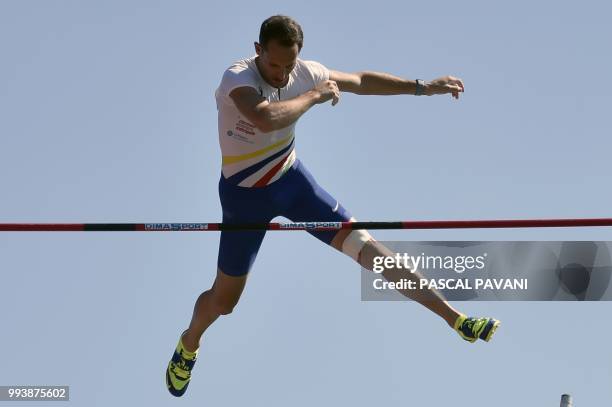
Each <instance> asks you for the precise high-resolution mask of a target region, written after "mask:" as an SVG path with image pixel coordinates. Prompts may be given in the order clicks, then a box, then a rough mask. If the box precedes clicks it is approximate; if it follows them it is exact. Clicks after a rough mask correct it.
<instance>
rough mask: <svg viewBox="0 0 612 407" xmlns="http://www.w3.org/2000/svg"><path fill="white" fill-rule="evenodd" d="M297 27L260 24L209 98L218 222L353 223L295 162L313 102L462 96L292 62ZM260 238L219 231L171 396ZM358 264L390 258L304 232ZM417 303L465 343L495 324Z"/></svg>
mask: <svg viewBox="0 0 612 407" xmlns="http://www.w3.org/2000/svg"><path fill="white" fill-rule="evenodd" d="M302 45H303V33H302V29H301V27H300V26H299V24H298V23H297V22H295V21H294V20H292V19H291V18H289V17H286V16H273V17H270V18H268V19H267V20H265V21H264V22H263V24H262V25H261V30H260V33H259V42H256V43H255V52H256V54H257V55H256V56H253V57H251V58H247V59H243V60H240V61H237V62H235V63H234V64H233V65H232V66H230V67H229V68H228V69H227V70H226V71H225V73H224V75H223V78H222V80H221V84H220V85H219V88H218V89H217V91H216V93H215V97H216V100H217V109H218V116H219V142H220V144H221V152H222V155H223V160H222V174H221V179H220V181H219V197H220V200H221V206H222V209H223V222H224V223H238V222H262V223H266V222H270V221H271V220H272V219H273V218H274V217H276V216H284V217H286V218H288V219H290V220H292V221H295V222H299V221H334V222H339V221H355V218H353V217H352V216H351V215H350V213H349V212H348V211H347V210H346V209H345V208H344V207H343V206H342V205H341V204H340V203H339V202H338V201H336V200H335V199H334V198H332V196H331V195H330V194H329V193H327V192H326V191H325V190H324V189H323V188H321V187H320V186H319V185H318V184H317V183H316V181H315V179H314V178H313V176H312V175H311V174H310V172H308V170H307V169H306V168H305V167H304V164H303V163H301V162H300V160H298V159H297V158H296V154H295V150H294V129H295V125H296V122H297V120H298V119H299V118H300V116H302V115H303V114H304V113H305V112H306V111H308V110H309V109H310V108H312V107H313V106H314V105H317V104H322V103H325V102H327V101H330V100H331V104H332V106H334V105H335V104H337V103H338V101H339V99H340V93H341V92H351V93H356V94H360V95H399V94H408V95H428V96H429V95H443V94H450V95H452V97H454V98H455V99H458V98H459V94H460V93H461V92H463V91H464V87H463V83H462V81H461V80H460V79H458V78H454V77H451V76H447V77H443V78H439V79H435V80H433V81H431V82H429V83H426V82H424V81H421V80H416V81H413V80H405V79H401V78H398V77H395V76H392V75H388V74H383V73H376V72H358V73H344V72H339V71H333V70H328V69H327V68H326V67H325V66H323V65H321V64H320V63H318V62H315V61H304V60H301V59H300V58H298V55H299V52H300V50H301V49H302ZM265 233H266V232H265V231H244V232H237V231H230V232H226V231H223V232H221V239H220V244H219V256H218V262H217V276H216V279H215V281H214V283H213V286H212V288H211V289H210V290H208V291H206V292H204V293H202V294H201V295H200V296H199V298H198V299H197V301H196V304H195V307H194V312H193V317H192V319H191V323H190V325H189V328H188V329H187V330H186V331H184V332H183V334H182V335H181V337H180V339H179V343H178V345H177V347H176V351H175V352H174V355H173V357H172V360H171V361H170V362H169V364H168V368H167V370H166V383H167V386H168V390H169V391H170V393H172V394H173V395H175V396H181V395H183V394H184V393H185V391H186V389H187V385H188V384H189V380H190V378H191V370H192V369H193V366H194V363H195V361H196V357H197V353H198V349H199V345H200V338H201V336H202V334H203V333H204V331H205V330H206V329H207V328H208V327H209V326H210V325H211V324H212V323H213V322H214V321H215V320H216V319H217V318H218V317H219V316H220V315H226V314H229V313H230V312H232V310H233V308H234V306H235V305H236V304H237V303H238V299H239V298H240V294H241V293H242V290H243V288H244V286H245V283H246V280H247V274H248V272H249V270H250V269H251V266H252V265H253V262H254V260H255V257H256V256H257V252H258V250H259V247H260V245H261V242H262V240H263V238H264V236H265ZM309 233H311V234H312V235H314V236H315V237H316V238H318V239H319V240H321V241H323V242H325V243H326V244H328V245H330V246H332V247H333V248H335V249H336V250H338V251H340V252H342V253H345V254H347V255H348V256H350V257H352V258H353V259H355V261H357V262H358V263H359V264H361V265H362V266H363V267H365V268H367V269H370V270H371V268H372V261H373V258H374V257H375V256H391V255H393V253H392V252H391V251H390V250H389V249H387V248H386V247H384V246H383V245H382V244H380V243H378V242H377V241H376V240H375V239H373V238H372V236H370V235H369V234H368V233H367V232H366V231H363V230H355V231H351V230H341V231H324V232H320V231H319V232H309ZM383 276H384V277H385V278H386V279H387V280H390V281H398V280H399V279H401V278H409V279H412V280H417V281H418V278H419V277H420V275H419V273H418V272H416V273H414V274H412V273H405V272H404V273H401V272H399V271H398V270H394V269H387V270H386V271H385V272H383ZM400 292H402V294H404V295H406V296H407V297H409V298H412V299H414V300H415V301H418V302H419V303H421V304H423V305H424V306H426V307H427V308H429V309H430V310H432V311H433V312H435V313H436V314H438V315H439V316H441V317H442V318H444V320H445V321H446V322H447V323H448V324H449V325H450V326H451V327H452V328H454V329H455V330H456V331H457V332H458V333H459V334H460V335H461V336H462V337H463V338H464V339H465V340H468V341H470V342H475V341H476V340H477V339H478V338H480V339H483V340H485V341H488V340H489V339H490V338H491V336H492V335H493V333H494V332H495V330H496V328H497V326H498V325H499V321H497V320H495V319H492V318H468V317H466V316H465V315H464V314H461V313H459V312H458V311H456V310H455V309H454V308H452V307H451V306H450V305H449V304H448V303H447V302H446V301H444V299H443V298H442V297H441V296H440V295H439V294H438V293H437V292H436V291H433V290H413V291H410V290H400Z"/></svg>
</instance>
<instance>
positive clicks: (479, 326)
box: [454, 315, 500, 342]
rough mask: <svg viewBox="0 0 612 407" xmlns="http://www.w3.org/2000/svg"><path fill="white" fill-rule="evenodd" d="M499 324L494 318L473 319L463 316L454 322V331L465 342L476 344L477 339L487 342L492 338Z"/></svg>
mask: <svg viewBox="0 0 612 407" xmlns="http://www.w3.org/2000/svg"><path fill="white" fill-rule="evenodd" d="M499 324H500V322H499V321H498V320H497V319H494V318H487V317H485V318H474V317H467V316H465V315H461V316H459V318H457V321H455V326H454V328H455V331H457V333H458V334H459V335H460V336H461V337H462V338H463V339H465V340H466V341H469V342H476V341H477V340H478V338H480V339H482V340H483V341H486V342H488V341H489V340H491V338H492V337H493V334H494V333H495V330H497V327H498V326H499Z"/></svg>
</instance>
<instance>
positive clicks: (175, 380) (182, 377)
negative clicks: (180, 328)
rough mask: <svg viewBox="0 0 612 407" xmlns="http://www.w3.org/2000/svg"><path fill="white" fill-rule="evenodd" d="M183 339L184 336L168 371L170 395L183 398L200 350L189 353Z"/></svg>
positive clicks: (167, 379)
mask: <svg viewBox="0 0 612 407" xmlns="http://www.w3.org/2000/svg"><path fill="white" fill-rule="evenodd" d="M183 333H184V332H183ZM182 338H183V334H181V337H180V338H179V342H178V345H176V350H175V351H174V354H173V355H172V359H171V360H170V362H169V363H168V368H167V369H166V386H167V387H168V391H169V392H170V394H172V395H173V396H176V397H181V396H182V395H183V394H185V391H187V386H188V385H189V380H190V379H191V370H192V369H193V366H194V365H195V362H196V359H197V356H198V350H196V351H195V352H189V351H188V350H187V349H185V346H183V340H182Z"/></svg>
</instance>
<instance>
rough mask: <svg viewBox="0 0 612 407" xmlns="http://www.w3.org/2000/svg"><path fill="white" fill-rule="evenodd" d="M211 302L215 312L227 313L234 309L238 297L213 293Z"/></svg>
mask: <svg viewBox="0 0 612 407" xmlns="http://www.w3.org/2000/svg"><path fill="white" fill-rule="evenodd" d="M211 303H212V307H213V309H214V312H215V313H216V314H218V315H228V314H231V313H232V312H233V311H234V308H235V307H236V305H237V304H238V298H223V297H222V296H219V295H213V297H212V301H211Z"/></svg>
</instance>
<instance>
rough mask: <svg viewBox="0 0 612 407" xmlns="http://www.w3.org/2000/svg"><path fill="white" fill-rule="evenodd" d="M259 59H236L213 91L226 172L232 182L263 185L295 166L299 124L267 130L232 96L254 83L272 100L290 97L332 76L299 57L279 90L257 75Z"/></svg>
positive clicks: (253, 86) (323, 67)
mask: <svg viewBox="0 0 612 407" xmlns="http://www.w3.org/2000/svg"><path fill="white" fill-rule="evenodd" d="M255 57H256V56H252V57H250V58H247V59H242V60H240V61H237V62H235V63H233V64H232V65H231V66H230V67H229V68H228V69H227V70H226V71H225V72H224V74H223V78H222V79H221V83H220V84H219V87H218V88H217V90H216V92H215V99H216V101H217V110H218V115H219V119H218V120H219V145H220V146H221V154H222V156H223V162H222V172H223V176H224V177H225V178H226V179H227V180H228V181H229V182H230V183H233V184H234V185H239V186H242V187H262V186H265V185H268V184H271V183H272V182H274V181H276V180H278V179H279V178H280V177H282V175H283V174H284V173H285V172H286V171H287V170H288V169H289V168H291V165H293V163H294V161H295V159H296V155H295V140H294V139H295V134H294V129H295V125H296V123H295V122H294V123H293V124H291V125H289V126H287V127H285V128H283V129H279V130H275V131H272V132H269V133H263V132H261V131H260V130H259V129H257V128H256V127H255V125H253V124H252V123H250V122H249V121H248V119H247V118H246V117H244V116H243V115H242V113H240V111H239V110H238V108H237V107H236V105H235V104H234V101H233V100H232V98H230V97H229V94H230V92H231V91H232V90H234V89H235V88H238V87H242V86H250V87H252V88H254V89H255V90H257V91H258V92H259V94H260V95H262V96H263V97H264V98H266V99H267V100H268V101H269V102H277V101H279V100H281V101H282V100H287V99H292V98H294V97H296V96H299V95H301V94H303V93H306V92H307V91H309V90H311V89H312V88H314V87H315V86H316V85H317V84H318V83H319V82H321V81H325V80H328V79H329V70H328V69H327V68H326V67H325V66H323V65H321V64H320V63H318V62H315V61H303V60H301V59H299V58H298V59H297V61H296V65H295V68H294V69H293V70H292V71H291V73H290V74H289V81H288V82H287V85H285V86H284V87H282V88H275V87H273V86H271V85H269V84H268V83H267V82H266V81H265V80H264V79H263V78H262V77H261V75H260V74H259V70H258V69H257V65H256V64H255Z"/></svg>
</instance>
